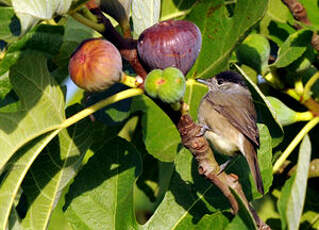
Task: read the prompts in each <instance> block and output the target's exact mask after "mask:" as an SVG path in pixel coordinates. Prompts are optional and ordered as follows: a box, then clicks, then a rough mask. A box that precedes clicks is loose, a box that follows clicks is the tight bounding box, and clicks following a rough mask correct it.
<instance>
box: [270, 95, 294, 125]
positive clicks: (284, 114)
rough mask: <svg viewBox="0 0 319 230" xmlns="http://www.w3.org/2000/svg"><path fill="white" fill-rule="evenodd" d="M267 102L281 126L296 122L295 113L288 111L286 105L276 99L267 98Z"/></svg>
mask: <svg viewBox="0 0 319 230" xmlns="http://www.w3.org/2000/svg"><path fill="white" fill-rule="evenodd" d="M267 99H268V101H269V102H270V104H271V105H272V107H273V108H274V110H275V113H276V115H277V119H278V121H279V122H280V124H281V125H283V126H285V125H290V124H293V123H294V122H296V118H297V117H296V115H297V113H296V112H295V111H294V110H292V109H290V108H289V107H288V106H287V105H285V104H284V103H283V102H281V101H280V100H279V99H278V98H275V97H267Z"/></svg>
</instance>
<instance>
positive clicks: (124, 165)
mask: <svg viewBox="0 0 319 230" xmlns="http://www.w3.org/2000/svg"><path fill="white" fill-rule="evenodd" d="M101 144H102V145H101ZM101 144H99V145H96V143H95V145H93V146H92V148H91V149H92V151H93V152H94V155H93V156H92V157H91V158H90V159H89V161H88V162H87V164H86V165H85V166H84V167H83V168H82V170H81V171H80V172H79V174H78V175H77V176H76V178H75V179H74V182H73V183H72V185H71V186H70V190H69V193H68V194H67V196H66V205H65V208H66V215H67V218H68V219H69V221H70V223H71V224H72V226H73V228H74V229H96V230H98V229H105V228H106V229H134V228H136V222H135V216H134V209H133V192H134V182H135V180H136V177H137V176H138V175H139V174H140V171H141V159H140V155H139V153H138V152H137V150H136V149H135V148H134V146H133V145H132V144H130V143H129V142H127V141H125V140H124V139H121V138H114V139H113V140H111V141H109V142H104V143H101Z"/></svg>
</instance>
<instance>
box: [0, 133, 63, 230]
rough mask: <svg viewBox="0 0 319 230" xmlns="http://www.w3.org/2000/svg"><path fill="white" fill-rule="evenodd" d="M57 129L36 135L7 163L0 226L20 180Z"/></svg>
mask: <svg viewBox="0 0 319 230" xmlns="http://www.w3.org/2000/svg"><path fill="white" fill-rule="evenodd" d="M58 132H59V130H56V131H53V132H50V133H48V134H45V135H43V136H41V137H38V138H36V139H34V140H33V141H31V142H30V143H28V144H27V145H26V146H24V147H23V148H21V149H20V150H19V151H18V152H17V153H16V154H15V155H14V157H13V158H12V159H11V160H10V162H9V163H8V164H7V172H6V173H5V179H4V180H3V181H2V183H1V185H0V194H1V196H0V203H1V206H0V228H1V229H5V228H6V225H7V222H8V217H9V214H10V210H11V208H12V206H13V202H14V199H15V197H16V196H17V193H18V191H19V188H20V185H21V183H22V180H23V179H24V177H25V175H26V174H27V171H28V170H29V168H30V167H31V164H32V163H33V162H34V160H35V159H36V157H37V156H38V155H39V154H40V152H41V151H42V150H43V149H44V148H45V147H46V145H47V144H48V143H49V142H50V141H51V140H52V139H53V138H54V137H55V136H56V135H57V134H58Z"/></svg>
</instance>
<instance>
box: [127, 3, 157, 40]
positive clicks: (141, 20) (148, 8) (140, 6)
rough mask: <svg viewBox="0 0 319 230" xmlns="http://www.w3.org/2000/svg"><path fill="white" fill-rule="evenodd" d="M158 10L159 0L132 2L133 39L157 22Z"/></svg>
mask: <svg viewBox="0 0 319 230" xmlns="http://www.w3.org/2000/svg"><path fill="white" fill-rule="evenodd" d="M160 10H161V1H160V0H133V2H132V20H133V24H134V35H135V37H138V36H139V35H140V34H141V33H142V32H143V31H144V30H145V29H147V28H149V27H151V26H152V25H154V24H156V23H157V22H158V20H159V16H160Z"/></svg>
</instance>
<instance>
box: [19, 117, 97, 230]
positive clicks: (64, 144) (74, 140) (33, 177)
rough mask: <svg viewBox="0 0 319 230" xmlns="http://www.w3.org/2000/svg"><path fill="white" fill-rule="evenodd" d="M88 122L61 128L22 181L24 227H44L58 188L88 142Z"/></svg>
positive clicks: (79, 160) (69, 175)
mask: <svg viewBox="0 0 319 230" xmlns="http://www.w3.org/2000/svg"><path fill="white" fill-rule="evenodd" d="M91 128H92V127H91V126H90V125H89V123H88V122H80V123H77V124H76V125H75V126H74V127H71V128H70V129H68V130H62V131H61V132H60V133H59V138H57V139H55V141H53V142H51V143H50V144H49V145H48V147H47V148H46V149H45V151H44V152H43V153H42V154H41V155H40V156H39V157H38V158H37V160H36V161H35V163H34V164H33V165H32V167H31V169H30V170H29V172H28V175H27V177H26V178H25V180H24V181H23V184H22V188H23V191H24V193H25V195H26V196H27V199H28V202H29V203H30V204H31V206H30V207H29V208H28V212H27V215H26V217H25V218H24V219H23V221H22V225H23V226H24V227H25V229H39V230H40V229H43V230H44V229H47V225H48V222H49V219H50V216H51V214H52V211H53V209H54V208H55V204H56V203H57V201H58V199H59V198H60V194H61V192H62V189H63V188H64V187H65V186H66V185H67V184H68V183H69V182H70V180H71V179H72V178H73V176H74V175H75V174H76V173H77V171H78V169H79V167H80V166H81V164H82V160H83V157H84V154H85V153H86V151H87V149H88V148H89V145H90V143H91V136H90V130H91Z"/></svg>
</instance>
